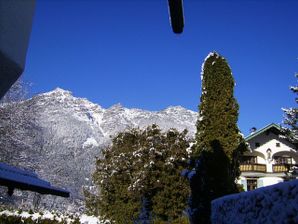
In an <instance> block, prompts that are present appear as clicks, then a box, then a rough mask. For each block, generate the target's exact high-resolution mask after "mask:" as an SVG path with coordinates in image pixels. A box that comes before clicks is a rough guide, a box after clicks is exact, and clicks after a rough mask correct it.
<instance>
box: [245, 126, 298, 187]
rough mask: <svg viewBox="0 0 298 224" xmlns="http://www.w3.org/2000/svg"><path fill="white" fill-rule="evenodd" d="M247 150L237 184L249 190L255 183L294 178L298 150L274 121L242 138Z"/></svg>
mask: <svg viewBox="0 0 298 224" xmlns="http://www.w3.org/2000/svg"><path fill="white" fill-rule="evenodd" d="M245 140H246V142H247V143H248V145H249V151H248V152H246V153H245V154H244V156H243V159H242V162H241V165H240V171H241V176H240V178H239V184H242V185H243V188H244V190H246V191H250V190H254V189H256V188H259V187H264V186H269V185H272V184H276V183H279V182H283V181H287V180H291V179H297V177H298V169H297V168H298V152H297V146H295V145H294V144H293V143H292V142H291V141H290V140H289V139H287V138H286V137H285V136H283V135H282V132H281V128H280V127H279V126H278V125H276V124H269V125H267V126H266V127H264V128H262V129H259V130H256V129H255V128H253V129H252V131H251V133H250V135H249V136H247V137H246V138H245Z"/></svg>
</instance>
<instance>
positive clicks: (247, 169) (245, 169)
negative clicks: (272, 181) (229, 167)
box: [240, 164, 266, 173]
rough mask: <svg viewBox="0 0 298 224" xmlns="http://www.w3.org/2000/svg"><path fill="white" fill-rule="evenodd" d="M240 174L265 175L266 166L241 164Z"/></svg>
mask: <svg viewBox="0 0 298 224" xmlns="http://www.w3.org/2000/svg"><path fill="white" fill-rule="evenodd" d="M240 171H241V172H261V173H266V165H264V164H241V165H240Z"/></svg>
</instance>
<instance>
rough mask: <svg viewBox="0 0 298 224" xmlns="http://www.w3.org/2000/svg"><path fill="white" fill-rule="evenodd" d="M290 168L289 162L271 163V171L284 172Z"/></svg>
mask: <svg viewBox="0 0 298 224" xmlns="http://www.w3.org/2000/svg"><path fill="white" fill-rule="evenodd" d="M289 169H290V164H276V165H272V171H273V173H284V172H288V171H289Z"/></svg>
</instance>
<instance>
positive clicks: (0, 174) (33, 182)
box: [0, 162, 69, 197]
mask: <svg viewBox="0 0 298 224" xmlns="http://www.w3.org/2000/svg"><path fill="white" fill-rule="evenodd" d="M0 184H1V185H3V186H7V187H8V188H9V189H12V190H13V189H14V188H18V189H21V190H29V191H35V192H38V193H41V194H52V195H57V196H61V197H69V191H66V190H64V189H61V188H57V187H53V186H51V184H50V182H47V181H45V180H42V179H40V178H39V177H38V176H37V174H36V173H34V172H33V171H28V170H23V169H20V168H17V167H14V166H10V165H8V164H6V163H1V162H0Z"/></svg>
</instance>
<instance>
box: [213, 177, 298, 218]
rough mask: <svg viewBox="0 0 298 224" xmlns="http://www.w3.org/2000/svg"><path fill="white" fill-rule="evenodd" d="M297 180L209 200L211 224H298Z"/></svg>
mask: <svg viewBox="0 0 298 224" xmlns="http://www.w3.org/2000/svg"><path fill="white" fill-rule="evenodd" d="M297 202H298V180H294V181H289V182H283V183H279V184H276V185H272V186H269V187H262V188H259V189H256V190H254V191H249V192H242V193H239V194H233V195H227V196H224V197H221V198H218V199H216V200H213V201H212V217H211V220H212V223H213V224H214V223H222V224H224V223H234V224H237V223H239V224H240V223H298V203H297Z"/></svg>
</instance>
